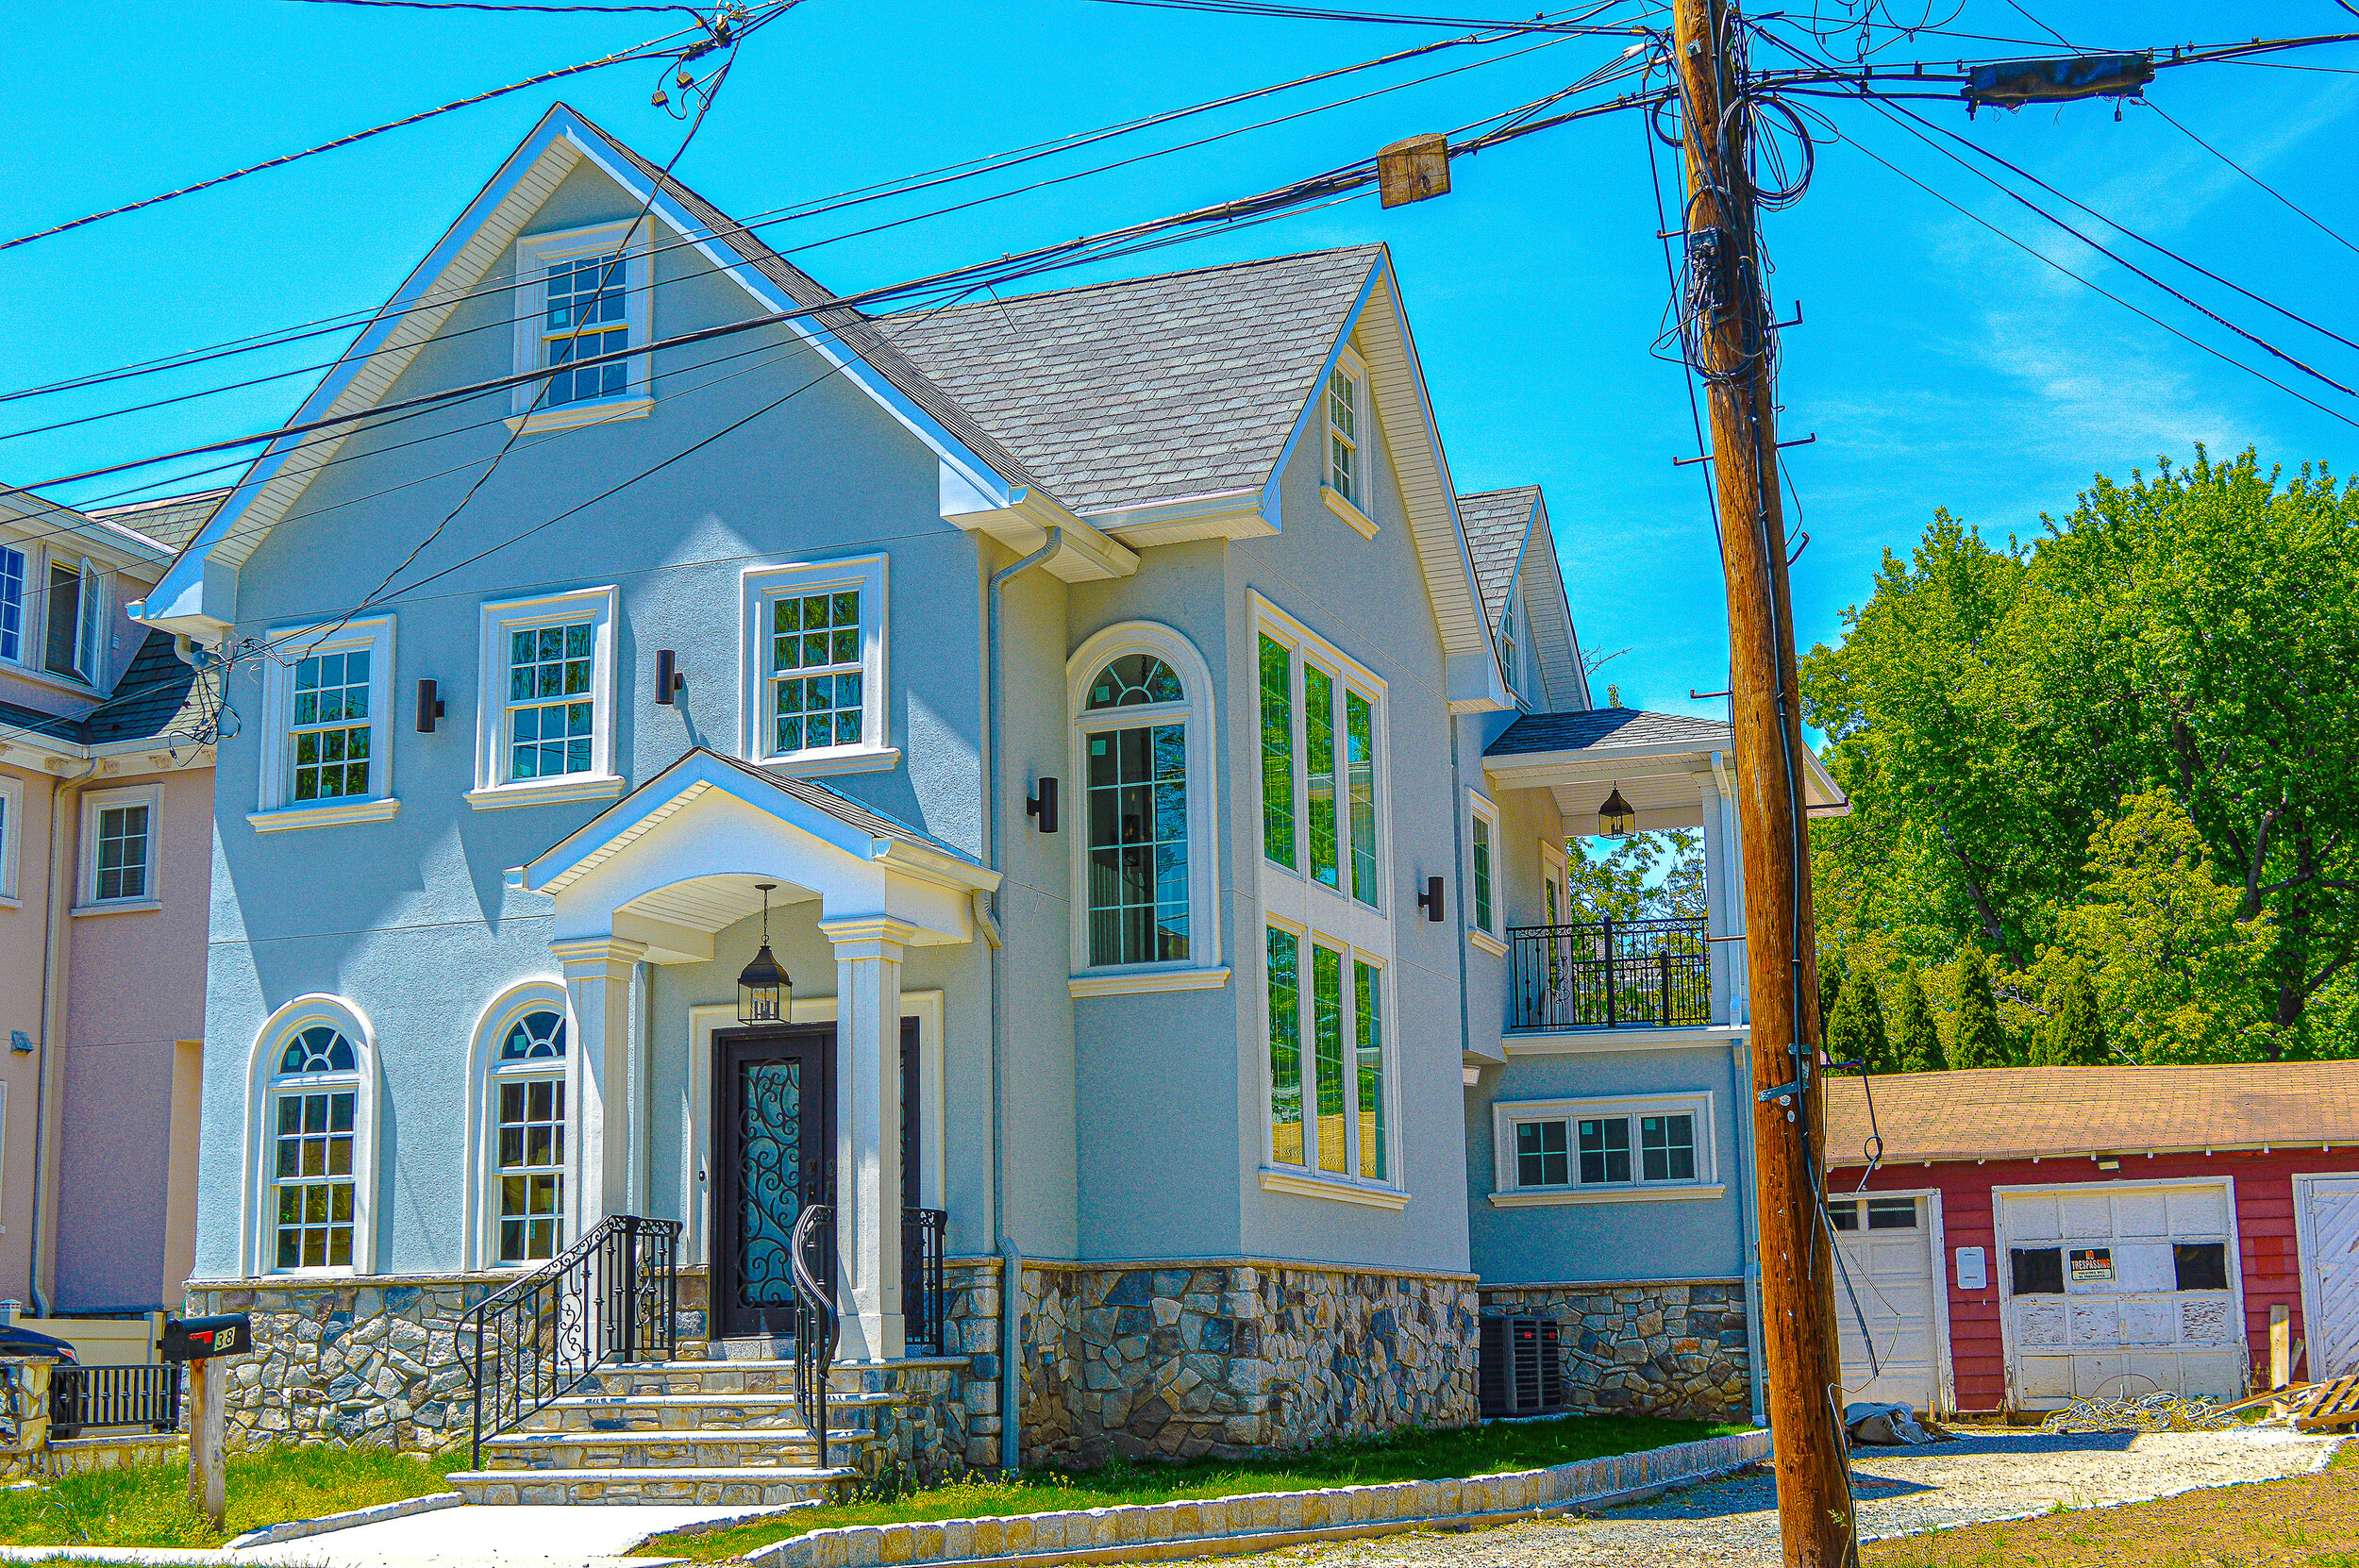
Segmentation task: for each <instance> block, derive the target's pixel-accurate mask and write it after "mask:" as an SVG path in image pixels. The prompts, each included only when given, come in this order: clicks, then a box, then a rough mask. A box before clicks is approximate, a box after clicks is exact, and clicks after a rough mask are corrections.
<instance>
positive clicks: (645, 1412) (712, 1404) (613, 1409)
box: [519, 1392, 901, 1432]
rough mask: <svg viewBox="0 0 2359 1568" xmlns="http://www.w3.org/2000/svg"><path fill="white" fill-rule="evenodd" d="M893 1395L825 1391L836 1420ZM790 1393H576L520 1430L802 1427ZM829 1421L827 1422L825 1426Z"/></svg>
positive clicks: (527, 1421) (853, 1415) (533, 1416)
mask: <svg viewBox="0 0 2359 1568" xmlns="http://www.w3.org/2000/svg"><path fill="white" fill-rule="evenodd" d="M900 1398H901V1396H900V1395H899V1394H895V1393H834V1392H830V1393H828V1410H831V1411H834V1412H836V1413H835V1416H834V1420H835V1421H840V1420H844V1419H846V1418H847V1417H848V1418H850V1419H855V1420H857V1419H862V1418H863V1417H864V1415H865V1412H867V1411H868V1410H870V1409H871V1408H873V1407H875V1406H879V1405H892V1404H896V1403H898V1402H899V1401H900ZM802 1420H803V1418H802V1415H801V1413H800V1412H799V1411H798V1410H796V1408H795V1395H794V1393H792V1392H789V1393H663V1394H606V1393H587V1394H584V1393H577V1394H570V1395H568V1396H567V1397H565V1398H562V1399H558V1400H553V1401H551V1402H550V1403H549V1404H548V1405H546V1406H544V1408H543V1409H541V1410H535V1411H534V1412H533V1413H532V1414H531V1415H528V1416H527V1417H526V1418H525V1419H524V1421H523V1423H522V1424H521V1426H520V1427H519V1429H520V1430H523V1431H533V1432H643V1431H689V1430H697V1431H723V1432H738V1431H755V1430H763V1431H767V1430H772V1429H776V1428H778V1427H782V1426H785V1427H793V1428H795V1429H796V1430H798V1431H799V1430H800V1429H801V1428H802ZM832 1425H833V1421H831V1422H830V1426H832Z"/></svg>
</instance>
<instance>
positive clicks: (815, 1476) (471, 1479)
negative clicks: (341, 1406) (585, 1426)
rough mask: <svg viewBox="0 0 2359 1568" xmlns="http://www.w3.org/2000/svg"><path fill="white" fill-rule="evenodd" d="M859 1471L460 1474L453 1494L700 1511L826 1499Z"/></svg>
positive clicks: (475, 1499) (494, 1500)
mask: <svg viewBox="0 0 2359 1568" xmlns="http://www.w3.org/2000/svg"><path fill="white" fill-rule="evenodd" d="M858 1476H859V1472H857V1471H855V1470H852V1469H850V1468H848V1467H846V1466H841V1465H839V1466H834V1467H831V1468H829V1469H827V1470H818V1469H811V1468H807V1467H793V1468H790V1467H786V1466H771V1467H761V1468H752V1469H747V1468H734V1469H711V1470H674V1469H654V1470H528V1471H523V1470H461V1471H457V1472H455V1473H454V1474H453V1475H452V1476H451V1477H450V1484H451V1488H452V1490H453V1491H455V1492H457V1493H459V1494H460V1496H462V1497H464V1498H466V1499H467V1501H468V1502H470V1503H484V1504H493V1505H503V1504H505V1505H513V1504H518V1503H540V1504H567V1503H581V1504H590V1505H594V1506H595V1505H609V1506H614V1505H629V1504H634V1503H676V1504H682V1505H687V1506H692V1507H701V1508H724V1507H730V1506H735V1505H740V1504H763V1503H800V1502H806V1501H809V1500H810V1499H811V1498H814V1497H815V1498H820V1499H826V1498H828V1497H829V1496H831V1495H832V1494H833V1493H834V1492H835V1490H836V1489H837V1488H838V1487H839V1486H841V1485H842V1484H844V1483H845V1482H849V1481H852V1480H856V1479H857V1478H858Z"/></svg>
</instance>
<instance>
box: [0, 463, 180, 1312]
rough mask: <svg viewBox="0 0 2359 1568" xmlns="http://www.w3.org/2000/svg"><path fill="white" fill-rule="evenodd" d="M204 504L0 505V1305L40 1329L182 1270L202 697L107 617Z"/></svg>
mask: <svg viewBox="0 0 2359 1568" xmlns="http://www.w3.org/2000/svg"><path fill="white" fill-rule="evenodd" d="M219 501H220V496H219V495H217V494H215V495H207V496H196V497H187V498H177V499H175V500H172V501H167V502H159V503H153V504H150V505H147V506H142V507H133V508H122V509H114V510H113V511H110V512H104V513H95V512H94V513H83V512H77V511H73V510H69V509H64V508H60V507H56V506H52V505H50V504H48V503H46V502H43V501H41V500H39V499H37V498H35V497H33V496H30V495H26V494H25V493H23V492H16V491H6V490H0V1296H6V1297H9V1298H13V1299H16V1300H19V1301H23V1302H25V1303H26V1304H27V1306H28V1307H29V1308H31V1309H33V1310H34V1311H36V1312H38V1313H40V1314H41V1315H42V1316H49V1315H52V1314H58V1313H64V1314H73V1313H82V1314H89V1315H104V1314H108V1313H113V1312H131V1311H143V1310H148V1309H154V1308H157V1307H160V1306H164V1305H166V1304H173V1305H176V1304H177V1303H178V1301H179V1298H180V1293H181V1292H180V1288H181V1283H182V1281H183V1280H184V1279H186V1277H187V1276H188V1273H189V1269H190V1260H191V1258H192V1249H193V1245H194V1209H195V1192H194V1186H195V1174H196V1133H197V1126H198V1117H197V1094H198V1085H199V1084H200V1082H201V1081H202V1066H203V1053H204V1046H203V1039H204V1033H205V942H206V910H207V896H208V892H209V882H210V877H211V862H212V795H213V749H212V741H213V738H214V734H215V727H216V724H217V722H219V721H218V715H219V714H220V712H221V703H220V695H221V692H220V685H221V683H220V679H219V676H217V675H215V674H213V673H211V672H209V671H200V670H198V669H197V668H195V667H194V666H192V663H191V662H190V658H191V657H192V650H191V649H189V648H187V647H185V646H184V645H182V644H180V643H179V642H177V640H176V639H174V638H173V637H170V636H168V635H166V634H164V633H161V632H152V631H146V630H142V629H141V628H139V627H137V626H133V625H131V623H130V622H129V621H128V620H126V619H125V616H124V613H123V606H124V605H125V604H126V603H128V602H130V601H132V600H135V599H137V598H139V597H140V596H141V594H142V592H144V590H145V589H146V588H147V587H148V586H149V585H151V584H153V583H154V582H155V581H156V579H157V578H158V577H159V575H162V572H163V570H164V567H165V566H166V565H167V564H168V563H169V562H170V560H171V559H172V557H173V554H174V551H175V550H176V548H177V546H178V544H179V542H180V541H181V540H183V539H185V538H186V537H187V536H188V533H189V532H190V531H191V530H192V529H193V528H194V527H195V526H196V525H197V524H198V523H200V522H201V521H202V520H203V518H204V517H206V516H208V515H209V514H210V512H211V510H212V509H213V507H215V506H217V505H218V504H219Z"/></svg>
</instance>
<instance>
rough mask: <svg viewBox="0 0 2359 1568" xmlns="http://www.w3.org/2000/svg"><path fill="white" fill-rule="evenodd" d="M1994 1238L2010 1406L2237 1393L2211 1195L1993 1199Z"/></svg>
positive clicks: (2111, 1188)
mask: <svg viewBox="0 0 2359 1568" xmlns="http://www.w3.org/2000/svg"><path fill="white" fill-rule="evenodd" d="M1999 1236H2000V1238H2001V1246H2002V1248H2003V1258H2002V1265H2001V1270H2000V1276H1999V1285H2000V1289H2001V1291H2002V1293H2003V1296H2004V1300H2005V1308H2004V1309H2005V1311H2006V1312H2007V1314H2008V1316H2007V1326H2008V1328H2009V1330H2010V1334H2009V1338H2010V1340H2011V1341H2012V1345H2011V1355H2010V1363H2009V1367H2008V1375H2009V1376H2008V1381H2009V1382H2010V1383H2011V1384H2012V1385H2013V1388H2014V1393H2015V1397H2016V1404H2017V1405H2018V1406H2019V1407H2020V1408H2023V1409H2026V1410H2053V1409H2055V1408H2057V1407H2058V1406H2061V1405H2063V1404H2065V1403H2066V1401H2067V1400H2071V1399H2076V1398H2079V1399H2090V1398H2122V1397H2129V1398H2136V1397H2138V1396H2139V1395H2142V1394H2148V1393H2156V1392H2158V1391H2161V1392H2168V1393H2183V1394H2188V1395H2200V1396H2203V1397H2206V1398H2211V1399H2239V1398H2242V1397H2243V1396H2244V1392H2245V1345H2244V1335H2243V1333H2242V1332H2241V1331H2240V1329H2241V1325H2242V1323H2243V1318H2244V1314H2243V1312H2242V1310H2241V1309H2240V1307H2239V1304H2238V1301H2237V1296H2236V1293H2235V1292H2234V1289H2233V1287H2234V1284H2235V1282H2236V1276H2235V1250H2236V1246H2235V1233H2234V1226H2233V1224H2232V1221H2231V1216H2230V1214H2229V1203H2228V1189H2227V1187H2226V1186H2225V1185H2217V1186H2215V1185H2210V1184H2204V1185H2190V1186H2185V1187H2132V1186H2126V1185H2116V1184H2114V1183H2111V1182H2091V1183H2088V1184H2086V1185H2085V1186H2083V1187H2078V1188H2061V1189H2056V1190H2052V1191H2048V1192H2041V1193H2006V1194H2002V1195H2001V1197H2000V1199H1999Z"/></svg>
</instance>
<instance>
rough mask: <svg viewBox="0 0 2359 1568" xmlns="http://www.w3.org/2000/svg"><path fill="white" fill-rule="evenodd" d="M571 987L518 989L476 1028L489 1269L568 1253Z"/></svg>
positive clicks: (480, 1252) (481, 1244)
mask: <svg viewBox="0 0 2359 1568" xmlns="http://www.w3.org/2000/svg"><path fill="white" fill-rule="evenodd" d="M566 1038H567V1029H566V1023H565V988H564V987H563V986H562V985H561V984H560V983H558V982H557V981H554V980H538V981H532V982H529V983H527V984H526V985H522V986H518V987H516V988H514V989H512V990H510V991H509V992H507V993H503V994H502V995H501V996H500V997H498V998H497V999H496V1000H494V1002H493V1004H492V1006H491V1007H490V1008H489V1009H486V1010H485V1012H484V1015H483V1018H482V1020H481V1022H480V1024H479V1025H478V1026H477V1031H476V1040H477V1046H476V1059H477V1093H476V1096H475V1099H476V1105H477V1112H476V1114H477V1128H478V1136H477V1139H476V1140H475V1145H476V1150H477V1154H476V1170H475V1172H474V1173H472V1174H473V1176H475V1179H476V1183H477V1192H478V1193H479V1194H480V1197H479V1200H478V1202H477V1205H476V1206H475V1209H476V1212H477V1216H478V1220H477V1226H476V1229H477V1239H476V1243H475V1247H474V1256H475V1258H476V1259H478V1260H479V1261H480V1262H481V1263H482V1264H484V1265H487V1266H500V1265H512V1264H519V1263H535V1262H541V1261H544V1260H545V1259H551V1258H554V1257H556V1256H557V1255H558V1254H559V1253H560V1252H562V1251H564V1250H565V1244H566V1242H567V1240H568V1238H567V1235H566V1212H565V1102H566V1094H565V1068H566V1058H565V1047H566Z"/></svg>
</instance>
